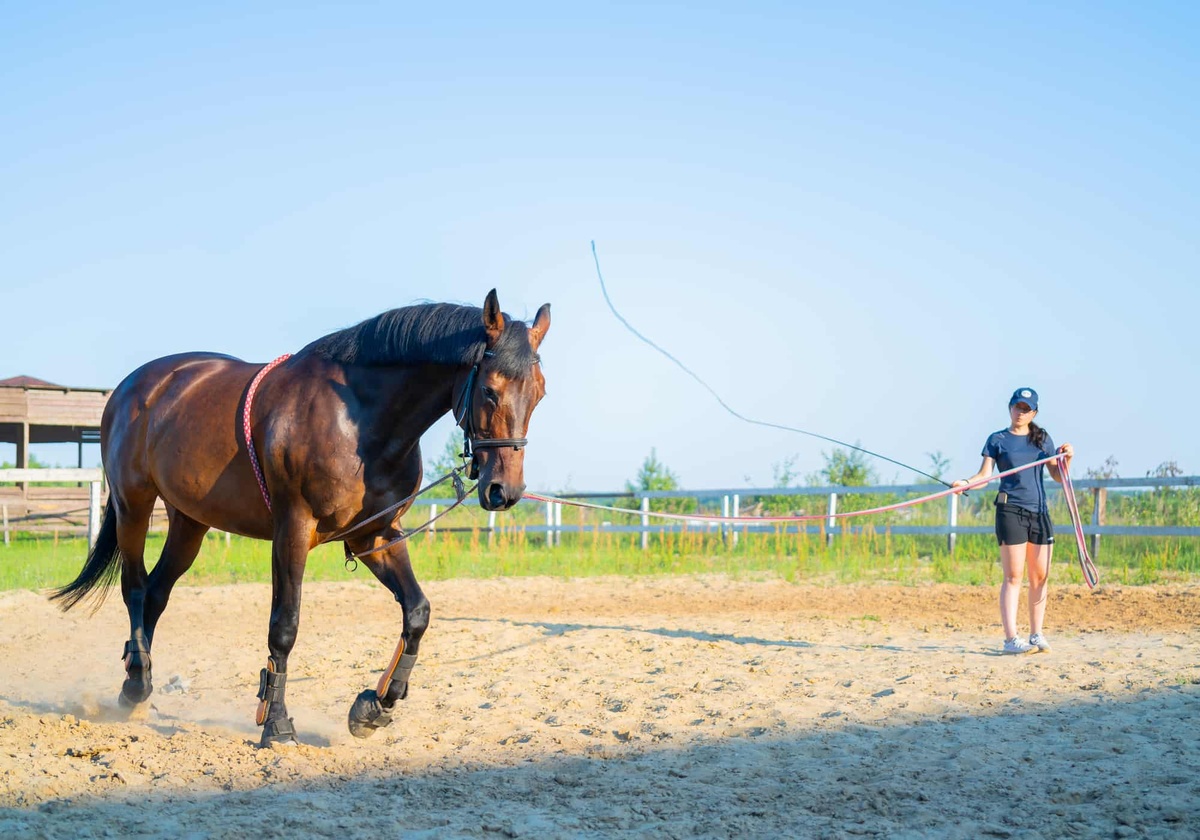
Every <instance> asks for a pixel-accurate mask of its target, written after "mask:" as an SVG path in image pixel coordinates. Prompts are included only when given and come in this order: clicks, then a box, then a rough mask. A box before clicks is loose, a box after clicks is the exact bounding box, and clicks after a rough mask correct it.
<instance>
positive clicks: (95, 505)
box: [0, 468, 104, 548]
mask: <svg viewBox="0 0 1200 840" xmlns="http://www.w3.org/2000/svg"><path fill="white" fill-rule="evenodd" d="M59 481H66V482H76V483H79V482H82V483H86V484H87V485H88V524H87V538H88V548H91V547H92V546H93V545H95V544H96V537H97V536H98V535H99V533H100V485H101V483H102V482H103V481H104V471H103V470H101V469H99V468H95V469H90V470H80V469H8V470H0V484H4V483H7V482H25V483H28V484H45V483H48V482H59ZM24 518H25V519H28V518H29V517H28V516H26V517H24ZM0 528H2V529H3V531H4V544H5V545H9V544H10V543H11V539H12V538H11V536H10V533H9V531H10V529H9V519H8V505H7V504H3V503H0ZM16 530H19V529H16Z"/></svg>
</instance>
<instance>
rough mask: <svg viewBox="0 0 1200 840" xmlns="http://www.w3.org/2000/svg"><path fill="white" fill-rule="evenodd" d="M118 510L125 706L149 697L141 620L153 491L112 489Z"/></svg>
mask: <svg viewBox="0 0 1200 840" xmlns="http://www.w3.org/2000/svg"><path fill="white" fill-rule="evenodd" d="M112 492H113V498H114V501H115V508H116V513H117V546H118V548H120V550H121V597H122V598H123V599H124V601H125V609H126V610H128V611H129V641H127V642H126V643H125V652H124V654H123V656H122V658H123V660H124V663H125V682H124V684H123V685H122V686H121V694H120V695H119V696H118V697H117V700H118V702H119V703H120V704H121V705H122V706H124V707H126V708H132V707H133V706H135V705H137V704H138V703H141V702H142V701H143V700H145V699H146V698H147V697H149V696H150V692H151V691H152V690H153V685H152V683H151V681H150V642H149V639H147V637H146V632H145V628H144V625H143V621H142V616H143V605H144V603H145V600H146V582H147V574H146V564H145V561H144V559H143V555H144V554H145V551H146V531H148V530H149V528H150V515H151V514H152V513H153V511H154V499H155V494H154V492H153V491H152V490H151V491H149V492H148V494H141V495H140V496H135V495H132V494H130V493H125V492H120V491H118V489H117V488H115V487H114V488H113V491H112Z"/></svg>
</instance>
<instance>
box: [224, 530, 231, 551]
mask: <svg viewBox="0 0 1200 840" xmlns="http://www.w3.org/2000/svg"><path fill="white" fill-rule="evenodd" d="M230 542H231V540H230V537H229V532H228V531H226V532H225V547H226V548H229V544H230Z"/></svg>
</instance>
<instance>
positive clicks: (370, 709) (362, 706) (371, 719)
mask: <svg viewBox="0 0 1200 840" xmlns="http://www.w3.org/2000/svg"><path fill="white" fill-rule="evenodd" d="M346 722H347V724H348V725H349V726H350V734H351V735H353V736H354V737H355V738H370V737H371V736H372V735H374V734H375V730H376V729H379V728H380V727H383V726H387V725H389V724H390V723H391V722H392V713H391V711H390V710H389V709H385V708H383V705H382V704H381V703H380V702H379V695H378V694H376V693H375V689H373V688H368V689H367V690H366V691H364V692H362V693H361V694H359V695H358V697H356V698H354V705H353V706H351V707H350V715H349V717H348V719H347V721H346Z"/></svg>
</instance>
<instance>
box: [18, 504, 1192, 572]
mask: <svg viewBox="0 0 1200 840" xmlns="http://www.w3.org/2000/svg"><path fill="white" fill-rule="evenodd" d="M456 513H457V511H456ZM448 518H449V517H448ZM513 519H514V517H508V520H509V522H510V523H511V522H513ZM470 521H471V519H470V518H469V517H464V520H463V521H462V522H461V523H459V524H463V525H466V524H468V523H469V522H470ZM502 521H503V520H502ZM14 536H15V539H14V541H13V544H12V545H11V546H10V547H8V548H4V547H3V546H0V589H16V588H22V589H42V588H45V587H51V586H61V585H62V584H64V583H67V582H69V581H70V580H72V579H73V578H74V577H75V575H76V574H77V573H78V571H79V569H80V568H81V566H82V565H83V560H84V556H85V554H86V544H85V542H84V540H83V539H82V538H79V537H76V538H65V537H64V538H61V539H57V540H56V539H54V538H53V537H52V536H47V535H45V534H42V535H37V536H35V535H32V534H17V535H14ZM1197 543H1200V541H1197V540H1189V539H1169V538H1148V537H1105V538H1104V539H1103V541H1102V544H1101V551H1100V556H1099V557H1098V558H1096V559H1097V565H1098V566H1099V568H1100V574H1101V581H1102V582H1105V583H1121V584H1126V585H1139V584H1153V583H1160V582H1169V581H1181V580H1191V579H1193V578H1195V577H1196V576H1198V575H1200V546H1198V545H1197ZM162 544H163V535H162V534H151V535H150V537H149V539H148V540H147V544H146V558H147V565H148V566H150V567H152V565H153V561H154V559H155V558H157V556H158V554H159V552H160V551H161V550H162ZM411 552H412V558H413V566H414V569H415V570H416V573H417V577H418V578H419V579H421V580H444V579H448V578H464V577H465V578H479V577H494V576H521V575H551V576H558V577H587V576H592V575H661V574H702V573H722V574H728V575H732V576H772V577H781V578H784V579H786V580H789V581H794V582H806V583H807V582H815V583H827V584H840V583H894V584H902V585H920V584H926V583H956V584H972V585H985V586H993V585H997V584H999V582H1000V569H999V563H998V554H997V550H996V544H995V539H994V538H993V537H992V536H991V535H973V534H972V535H960V536H959V540H958V550H957V551H956V553H955V554H954V555H953V556H952V555H950V554H949V553H948V552H947V551H946V548H945V538H944V537H938V536H928V537H926V536H893V535H891V534H890V533H883V534H875V533H872V532H860V533H852V534H849V535H847V536H844V537H835V538H834V539H833V541H832V544H831V545H829V546H827V545H826V540H825V537H824V536H823V535H819V534H814V535H784V534H779V533H766V534H751V533H742V534H740V535H739V539H738V544H737V545H736V546H731V545H729V544H726V543H724V542H722V540H721V538H720V536H719V534H716V533H713V532H701V531H698V530H697V531H689V532H686V533H682V534H671V533H665V534H661V535H655V536H653V537H652V538H651V539H650V546H649V548H648V550H645V551H643V550H642V549H641V548H640V538H639V535H638V534H616V533H611V532H609V533H601V534H582V535H572V534H564V535H562V545H561V546H559V547H557V548H550V547H548V546H546V543H545V536H544V535H543V534H526V533H525V531H524V529H523V528H522V527H521V526H520V525H519V524H515V523H514V524H510V525H508V526H507V527H505V528H504V530H503V532H502V533H499V534H496V535H495V537H494V539H493V540H492V543H491V545H490V546H489V541H488V536H487V534H486V533H483V532H481V531H478V530H475V531H471V532H460V533H453V534H452V533H441V534H438V535H437V536H436V537H434V538H432V539H431V538H429V537H428V536H427V535H424V534H422V535H419V536H417V537H415V538H414V539H413V541H412V543H411ZM270 570H271V546H270V544H269V543H267V542H263V541H259V540H251V539H246V538H243V537H236V536H235V537H232V539H231V540H230V542H229V543H228V545H227V544H226V542H225V537H224V535H223V534H209V536H208V537H207V538H206V539H205V542H204V546H203V548H202V549H201V551H200V555H199V556H198V557H197V559H196V562H195V564H194V565H193V566H192V569H191V570H190V571H189V572H188V574H187V575H186V576H185V577H184V578H183V580H182V581H181V585H192V586H201V585H211V584H222V583H242V582H267V581H269V580H270V579H271V571H270ZM1051 577H1052V580H1053V581H1054V582H1056V583H1083V578H1082V576H1081V574H1080V572H1079V566H1078V563H1077V562H1076V558H1075V546H1074V543H1073V542H1068V541H1067V540H1062V541H1060V543H1059V545H1058V546H1057V548H1056V552H1055V561H1054V568H1053V570H1052V573H1051ZM306 578H307V579H308V580H372V579H373V577H372V575H371V573H370V572H369V571H368V570H367V569H366V568H365V566H364V565H363V564H360V565H359V568H358V571H357V572H351V571H349V570H347V569H346V568H345V565H344V562H343V554H342V548H341V546H340V545H338V544H333V545H326V546H321V547H319V548H317V549H316V550H314V551H313V552H312V553H311V554H310V555H309V557H308V565H307V569H306Z"/></svg>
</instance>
